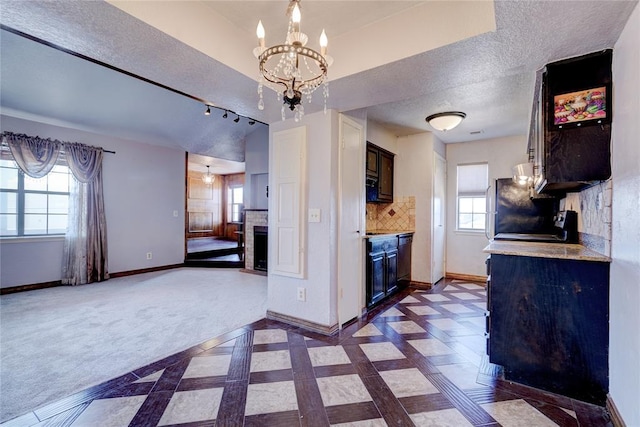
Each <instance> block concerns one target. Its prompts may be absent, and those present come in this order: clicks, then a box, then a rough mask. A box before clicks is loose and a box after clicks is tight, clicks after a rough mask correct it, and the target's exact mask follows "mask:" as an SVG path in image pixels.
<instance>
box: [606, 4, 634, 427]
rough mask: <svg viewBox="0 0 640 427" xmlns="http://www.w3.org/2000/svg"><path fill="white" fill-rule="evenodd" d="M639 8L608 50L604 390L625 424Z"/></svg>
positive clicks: (629, 402) (630, 397)
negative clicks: (609, 195) (609, 193)
mask: <svg viewBox="0 0 640 427" xmlns="http://www.w3.org/2000/svg"><path fill="white" fill-rule="evenodd" d="M638 46H640V7H638V6H637V5H636V8H635V10H634V12H633V14H632V15H631V17H630V18H629V21H628V22H627V25H626V27H625V29H624V31H623V32H622V34H621V35H620V38H619V39H618V42H617V43H616V45H615V47H614V51H613V92H614V94H613V102H614V105H613V111H614V113H613V124H612V130H613V134H612V142H611V151H612V172H613V175H612V176H613V208H612V215H613V217H612V239H611V245H612V247H611V249H612V251H611V255H612V258H613V262H612V264H611V283H610V286H611V289H610V298H611V299H610V303H609V306H610V324H609V331H610V332H609V340H610V341H609V393H610V395H611V398H612V399H613V401H614V403H615V405H616V407H617V408H618V410H619V412H620V414H621V415H622V418H623V419H624V421H625V423H626V424H627V425H628V426H640V405H638V399H639V396H640V363H638V361H639V360H640V332H639V331H640V244H638V242H640V226H638V212H640V143H638V135H640V121H639V120H638V111H640V95H639V94H640V84H639V80H638V76H640V49H639V48H638Z"/></svg>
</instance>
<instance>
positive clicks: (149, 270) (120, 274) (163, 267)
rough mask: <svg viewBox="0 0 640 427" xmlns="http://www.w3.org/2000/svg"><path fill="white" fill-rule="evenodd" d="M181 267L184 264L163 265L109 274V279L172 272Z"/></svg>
mask: <svg viewBox="0 0 640 427" xmlns="http://www.w3.org/2000/svg"><path fill="white" fill-rule="evenodd" d="M180 267H184V263H182V264H170V265H161V266H159V267H149V268H141V269H139V270H129V271H119V272H117V273H109V278H111V279H115V278H116V277H125V276H134V275H136V274H143V273H152V272H154V271H163V270H172V269H174V268H180Z"/></svg>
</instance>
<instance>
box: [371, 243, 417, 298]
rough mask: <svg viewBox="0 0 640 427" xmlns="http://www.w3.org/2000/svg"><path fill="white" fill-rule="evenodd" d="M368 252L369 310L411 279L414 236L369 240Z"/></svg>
mask: <svg viewBox="0 0 640 427" xmlns="http://www.w3.org/2000/svg"><path fill="white" fill-rule="evenodd" d="M406 236H408V237H409V239H408V240H407V239H406V238H405V237H406ZM366 251H367V253H366V257H367V283H366V286H367V292H366V294H367V295H366V298H367V307H373V306H374V305H375V304H377V303H378V302H379V301H380V300H382V299H384V298H386V297H387V296H389V295H392V294H393V293H395V292H396V291H397V290H398V285H399V283H402V284H405V283H406V282H407V281H408V280H409V278H410V277H411V234H402V235H395V236H394V235H385V236H380V237H370V238H368V239H367V244H366Z"/></svg>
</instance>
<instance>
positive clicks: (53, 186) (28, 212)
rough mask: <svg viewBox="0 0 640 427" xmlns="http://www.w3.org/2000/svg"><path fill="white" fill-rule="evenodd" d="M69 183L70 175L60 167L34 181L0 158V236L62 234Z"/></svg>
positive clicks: (65, 224)
mask: <svg viewBox="0 0 640 427" xmlns="http://www.w3.org/2000/svg"><path fill="white" fill-rule="evenodd" d="M70 180H71V173H70V171H69V168H68V167H67V166H64V165H56V166H54V167H53V170H52V171H51V172H50V173H49V174H48V175H47V176H45V177H43V178H40V179H34V178H31V177H29V176H27V175H25V174H24V173H22V172H21V171H20V170H19V169H18V167H17V166H16V164H15V163H14V162H13V161H12V160H8V159H6V158H2V159H0V237H20V236H44V235H55V234H64V233H65V232H66V231H67V211H68V207H69V183H70Z"/></svg>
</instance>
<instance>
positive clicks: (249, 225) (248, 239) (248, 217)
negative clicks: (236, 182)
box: [244, 210, 268, 270]
mask: <svg viewBox="0 0 640 427" xmlns="http://www.w3.org/2000/svg"><path fill="white" fill-rule="evenodd" d="M267 220H268V214H267V211H266V210H245V211H244V268H245V270H254V268H253V227H254V226H255V225H263V226H265V227H266V226H267V225H268V221H267Z"/></svg>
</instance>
